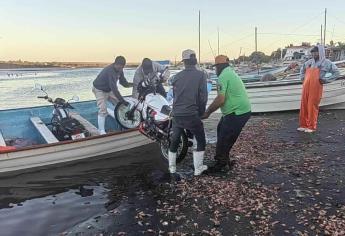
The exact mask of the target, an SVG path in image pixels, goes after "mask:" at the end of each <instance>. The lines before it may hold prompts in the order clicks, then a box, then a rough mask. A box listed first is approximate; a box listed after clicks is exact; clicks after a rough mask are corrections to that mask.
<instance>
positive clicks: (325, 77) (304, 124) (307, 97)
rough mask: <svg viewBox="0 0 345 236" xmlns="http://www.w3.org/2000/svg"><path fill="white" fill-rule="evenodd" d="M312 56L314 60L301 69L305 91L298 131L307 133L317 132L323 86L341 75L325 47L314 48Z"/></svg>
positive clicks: (303, 91) (303, 92)
mask: <svg viewBox="0 0 345 236" xmlns="http://www.w3.org/2000/svg"><path fill="white" fill-rule="evenodd" d="M311 54H312V57H313V58H312V59H310V60H308V61H307V62H305V63H304V65H303V66H302V68H301V80H302V81H303V90H302V99H301V108H300V113H299V128H298V129H297V130H298V131H301V132H306V133H313V132H315V131H316V128H317V120H318V115H319V105H320V101H321V98H322V92H323V84H325V83H329V82H331V81H333V80H335V79H336V78H337V76H338V75H339V70H338V68H337V66H336V65H335V64H334V63H332V62H331V61H330V60H328V59H326V56H325V48H324V46H322V45H318V46H315V47H313V48H312V50H311Z"/></svg>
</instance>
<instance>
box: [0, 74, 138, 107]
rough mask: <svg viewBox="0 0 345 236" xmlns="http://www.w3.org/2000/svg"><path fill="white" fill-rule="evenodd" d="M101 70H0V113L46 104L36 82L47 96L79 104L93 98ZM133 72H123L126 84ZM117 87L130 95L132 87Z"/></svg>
mask: <svg viewBox="0 0 345 236" xmlns="http://www.w3.org/2000/svg"><path fill="white" fill-rule="evenodd" d="M100 71H101V68H86V69H85V68H83V69H15V70H0V95H1V97H0V110H3V109H9V108H20V107H31V106H39V105H47V102H46V101H44V100H42V99H37V96H40V95H43V94H42V92H40V91H38V90H37V89H36V90H35V89H34V85H35V83H39V84H41V85H42V86H43V88H44V89H45V90H46V92H47V93H48V94H49V96H50V97H53V98H55V97H62V98H65V99H70V98H72V97H73V95H77V96H79V98H80V100H81V101H87V100H92V99H94V94H93V93H92V91H91V88H92V82H93V80H94V79H95V78H96V77H97V75H98V73H99V72H100ZM134 72H135V70H134V69H125V70H124V73H125V76H126V78H127V79H128V81H132V80H133V76H134ZM119 87H120V92H121V93H122V95H130V94H131V92H132V89H131V88H123V87H122V86H119Z"/></svg>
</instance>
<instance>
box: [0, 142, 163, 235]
mask: <svg viewBox="0 0 345 236" xmlns="http://www.w3.org/2000/svg"><path fill="white" fill-rule="evenodd" d="M165 171H166V163H165V162H164V161H163V159H162V158H161V157H160V155H159V149H158V147H157V146H156V145H155V144H151V145H147V146H144V147H142V148H138V149H134V150H131V151H126V152H121V153H118V154H113V155H111V156H108V157H107V158H101V159H98V160H88V161H84V162H80V163H75V164H70V165H67V166H66V165H64V166H63V165H62V166H60V167H50V168H49V169H45V170H35V171H31V172H28V173H21V174H17V175H14V176H1V178H0V228H1V235H56V234H58V233H61V232H64V231H65V230H67V229H70V228H72V227H73V226H75V225H77V224H79V223H81V222H84V221H86V220H87V219H90V218H92V217H94V216H96V215H98V214H102V213H104V212H106V211H107V210H110V209H113V208H115V207H118V205H119V204H120V203H121V200H122V199H123V198H124V197H126V196H128V195H130V194H131V193H133V192H137V191H147V190H148V189H150V186H152V185H153V184H155V183H158V182H160V181H162V178H163V177H164V176H165Z"/></svg>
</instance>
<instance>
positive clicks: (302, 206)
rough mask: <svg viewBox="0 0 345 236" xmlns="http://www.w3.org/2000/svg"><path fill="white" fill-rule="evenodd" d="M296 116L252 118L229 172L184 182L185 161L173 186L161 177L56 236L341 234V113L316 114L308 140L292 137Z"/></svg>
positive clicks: (344, 141) (344, 132)
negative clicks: (315, 129) (315, 126)
mask: <svg viewBox="0 0 345 236" xmlns="http://www.w3.org/2000/svg"><path fill="white" fill-rule="evenodd" d="M297 115H298V114H297V113H295V112H287V113H276V114H266V115H265V114H263V115H259V116H253V117H252V118H251V120H250V121H249V123H248V124H247V126H246V127H245V129H244V131H243V133H242V134H241V137H240V139H239V140H238V142H237V143H236V146H235V148H234V149H233V151H232V153H231V156H232V159H233V160H236V165H235V166H234V167H233V168H232V170H231V171H230V172H228V173H222V174H217V175H208V176H202V177H197V178H195V177H192V170H191V165H192V159H191V156H190V154H189V156H188V157H187V158H186V160H185V161H183V163H181V164H180V165H179V170H180V172H181V173H182V176H183V178H182V179H181V180H176V179H171V178H169V177H167V175H164V174H163V175H162V176H161V177H160V178H158V181H156V182H155V181H153V182H151V183H150V184H149V185H146V186H147V187H148V188H146V189H142V190H140V191H134V192H131V193H130V194H129V195H126V196H122V198H121V199H120V200H119V201H118V204H115V205H114V206H116V205H119V206H118V207H114V208H113V209H112V210H110V211H108V212H107V213H105V214H100V215H97V216H94V217H93V218H90V219H89V220H87V221H84V222H82V223H81V224H78V225H76V226H74V227H72V228H70V229H68V230H66V231H65V232H64V233H63V235H335V234H336V233H338V235H344V234H345V232H344V229H345V111H336V112H328V111H324V112H322V113H321V115H320V126H319V130H318V132H317V133H315V134H306V133H299V132H297V131H296V128H297V125H298V120H297ZM218 119H219V116H217V115H215V116H212V117H211V118H210V119H209V120H208V121H206V122H205V127H206V129H207V131H208V137H209V138H210V139H211V140H212V137H214V136H215V128H216V123H217V120H218ZM213 155H214V144H210V145H209V146H208V148H207V160H206V162H207V163H211V162H212V156H213ZM164 176H165V177H164Z"/></svg>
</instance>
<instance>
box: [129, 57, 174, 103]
mask: <svg viewBox="0 0 345 236" xmlns="http://www.w3.org/2000/svg"><path fill="white" fill-rule="evenodd" d="M158 73H160V75H158ZM169 76H170V72H169V70H168V67H167V66H163V65H161V64H159V63H158V62H153V61H152V60H151V59H149V58H144V59H143V61H142V63H141V65H140V66H139V67H138V68H137V69H136V71H135V74H134V78H133V91H132V97H133V98H138V97H139V92H138V86H139V84H140V83H141V82H142V81H144V80H151V79H157V80H158V81H157V85H156V92H157V93H159V94H160V95H162V96H163V97H166V92H165V89H164V87H163V84H162V83H164V82H165V81H167V80H168V79H169Z"/></svg>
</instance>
